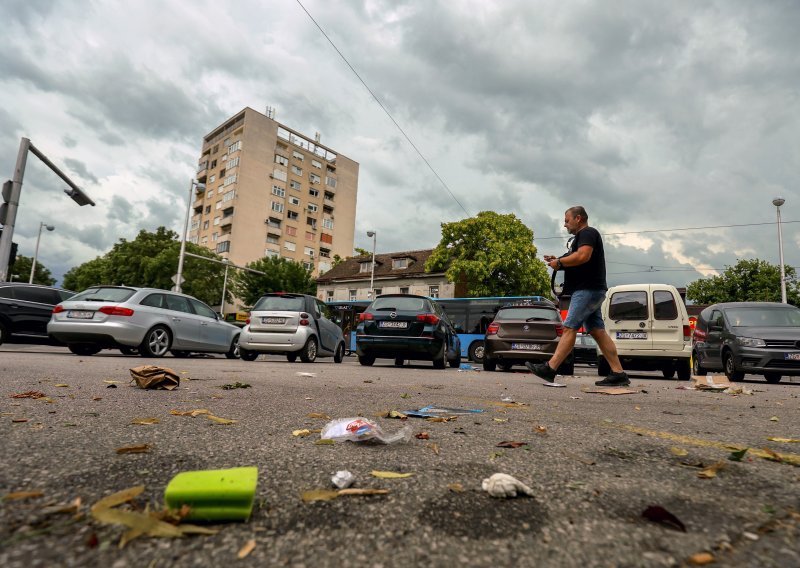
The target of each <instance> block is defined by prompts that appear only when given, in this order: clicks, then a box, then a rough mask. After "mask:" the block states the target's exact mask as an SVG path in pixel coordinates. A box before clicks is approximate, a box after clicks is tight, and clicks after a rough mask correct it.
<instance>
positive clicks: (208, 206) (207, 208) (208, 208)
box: [203, 205, 211, 215]
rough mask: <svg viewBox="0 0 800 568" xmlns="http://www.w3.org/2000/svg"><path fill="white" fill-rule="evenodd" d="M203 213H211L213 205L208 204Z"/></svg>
mask: <svg viewBox="0 0 800 568" xmlns="http://www.w3.org/2000/svg"><path fill="white" fill-rule="evenodd" d="M203 213H205V214H206V215H208V214H209V213H211V205H206V208H205V209H204V210H203Z"/></svg>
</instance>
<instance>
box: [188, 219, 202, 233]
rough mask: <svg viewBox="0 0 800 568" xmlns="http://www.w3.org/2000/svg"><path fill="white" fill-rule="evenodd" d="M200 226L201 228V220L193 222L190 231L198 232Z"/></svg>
mask: <svg viewBox="0 0 800 568" xmlns="http://www.w3.org/2000/svg"><path fill="white" fill-rule="evenodd" d="M199 226H200V221H199V220H197V221H192V224H191V225H189V230H190V231H196V230H197V228H198V227H199Z"/></svg>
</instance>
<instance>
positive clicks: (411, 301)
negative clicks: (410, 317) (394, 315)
mask: <svg viewBox="0 0 800 568" xmlns="http://www.w3.org/2000/svg"><path fill="white" fill-rule="evenodd" d="M426 310H427V308H426V307H425V299H424V298H404V297H402V296H391V297H389V298H378V299H377V300H375V301H374V302H372V305H371V306H370V311H372V312H377V311H391V312H422V311H426Z"/></svg>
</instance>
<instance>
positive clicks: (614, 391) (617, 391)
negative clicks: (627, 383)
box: [581, 387, 639, 395]
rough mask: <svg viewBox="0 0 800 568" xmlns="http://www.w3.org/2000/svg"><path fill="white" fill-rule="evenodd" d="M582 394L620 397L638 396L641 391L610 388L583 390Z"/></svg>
mask: <svg viewBox="0 0 800 568" xmlns="http://www.w3.org/2000/svg"><path fill="white" fill-rule="evenodd" d="M581 392H585V393H589V394H610V395H618V394H637V393H638V392H639V391H638V390H633V389H626V388H623V387H609V388H583V389H581Z"/></svg>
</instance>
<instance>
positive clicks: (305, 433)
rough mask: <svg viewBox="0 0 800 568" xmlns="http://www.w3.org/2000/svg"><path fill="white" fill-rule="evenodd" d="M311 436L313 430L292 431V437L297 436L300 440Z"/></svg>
mask: <svg viewBox="0 0 800 568" xmlns="http://www.w3.org/2000/svg"><path fill="white" fill-rule="evenodd" d="M310 435H311V430H309V429H307V428H304V429H302V430H292V436H297V437H300V438H305V437H306V436H310Z"/></svg>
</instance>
